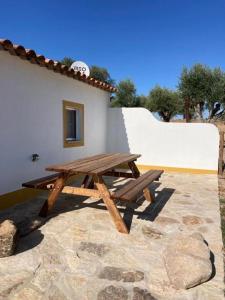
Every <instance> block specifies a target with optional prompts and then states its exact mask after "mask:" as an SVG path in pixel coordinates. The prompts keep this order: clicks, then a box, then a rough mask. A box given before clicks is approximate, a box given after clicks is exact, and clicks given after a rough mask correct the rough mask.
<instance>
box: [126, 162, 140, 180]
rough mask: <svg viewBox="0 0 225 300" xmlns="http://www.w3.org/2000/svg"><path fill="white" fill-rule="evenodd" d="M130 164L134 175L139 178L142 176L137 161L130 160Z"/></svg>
mask: <svg viewBox="0 0 225 300" xmlns="http://www.w3.org/2000/svg"><path fill="white" fill-rule="evenodd" d="M128 166H129V168H130V169H131V172H132V174H133V177H134V178H138V177H139V176H140V171H139V170H138V167H137V166H136V164H135V162H134V161H130V162H128Z"/></svg>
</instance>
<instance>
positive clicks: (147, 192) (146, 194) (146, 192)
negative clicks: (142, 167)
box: [143, 188, 155, 203]
mask: <svg viewBox="0 0 225 300" xmlns="http://www.w3.org/2000/svg"><path fill="white" fill-rule="evenodd" d="M143 194H144V197H145V199H146V200H147V201H149V202H151V203H152V202H154V200H155V197H154V195H153V194H152V192H151V191H150V190H149V189H148V188H145V189H144V190H143Z"/></svg>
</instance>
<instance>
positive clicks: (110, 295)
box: [97, 285, 128, 300]
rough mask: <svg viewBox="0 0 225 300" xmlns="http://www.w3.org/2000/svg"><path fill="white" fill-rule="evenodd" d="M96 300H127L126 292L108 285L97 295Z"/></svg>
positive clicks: (118, 287) (119, 287)
mask: <svg viewBox="0 0 225 300" xmlns="http://www.w3.org/2000/svg"><path fill="white" fill-rule="evenodd" d="M97 299H98V300H127V299H128V292H127V290H126V289H125V288H123V287H121V286H113V285H109V286H107V287H106V288H105V289H103V290H102V291H100V292H99V293H98V298H97Z"/></svg>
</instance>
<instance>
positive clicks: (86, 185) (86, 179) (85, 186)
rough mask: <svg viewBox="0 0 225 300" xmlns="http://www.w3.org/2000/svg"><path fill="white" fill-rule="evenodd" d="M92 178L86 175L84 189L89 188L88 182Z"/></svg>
mask: <svg viewBox="0 0 225 300" xmlns="http://www.w3.org/2000/svg"><path fill="white" fill-rule="evenodd" d="M89 178H90V176H89V175H85V177H84V180H83V182H82V184H81V187H82V188H87V187H88V181H89Z"/></svg>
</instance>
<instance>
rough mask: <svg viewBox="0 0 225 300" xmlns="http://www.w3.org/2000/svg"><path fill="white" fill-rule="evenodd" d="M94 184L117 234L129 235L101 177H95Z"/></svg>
mask: <svg viewBox="0 0 225 300" xmlns="http://www.w3.org/2000/svg"><path fill="white" fill-rule="evenodd" d="M94 182H95V184H96V187H97V189H98V191H99V192H100V196H101V197H102V199H103V201H104V203H105V205H106V208H107V209H108V211H109V214H110V215H111V218H112V219H113V222H114V223H115V225H116V228H117V230H118V231H119V232H121V233H129V231H128V229H127V226H126V224H125V222H124V220H123V218H122V217H121V215H120V212H119V210H118V208H117V207H116V205H115V202H114V200H113V199H112V198H111V196H110V192H109V190H108V188H107V186H106V185H105V183H104V181H103V179H102V177H101V176H95V177H94Z"/></svg>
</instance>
